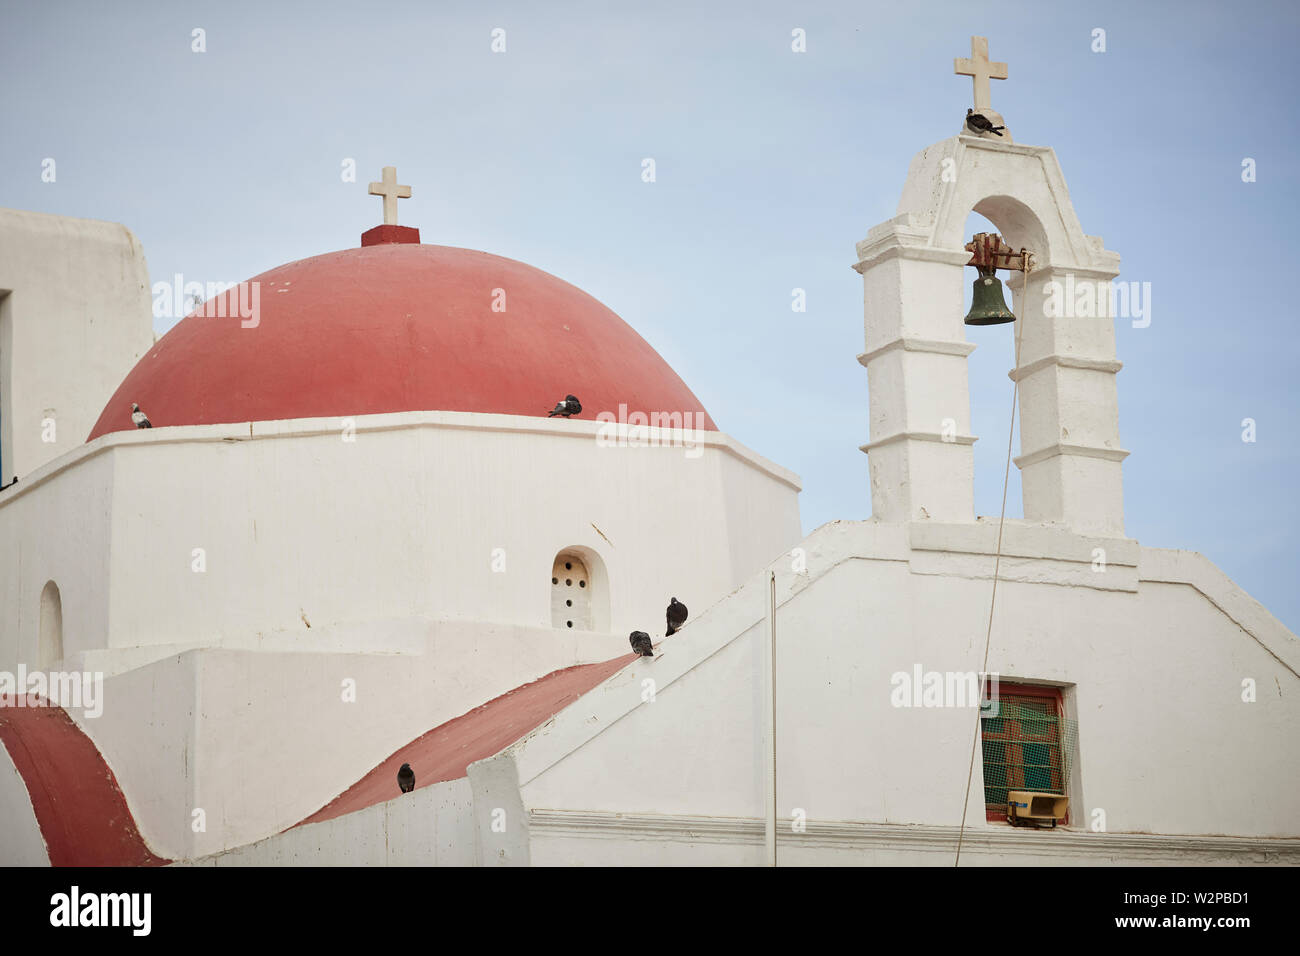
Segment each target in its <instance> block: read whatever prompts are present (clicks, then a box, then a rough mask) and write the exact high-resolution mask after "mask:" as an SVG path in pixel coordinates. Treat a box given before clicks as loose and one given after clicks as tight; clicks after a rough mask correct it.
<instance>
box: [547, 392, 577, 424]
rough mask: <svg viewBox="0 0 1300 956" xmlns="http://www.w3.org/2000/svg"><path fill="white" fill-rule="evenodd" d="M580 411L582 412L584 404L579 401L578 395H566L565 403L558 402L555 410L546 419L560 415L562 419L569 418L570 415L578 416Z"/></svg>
mask: <svg viewBox="0 0 1300 956" xmlns="http://www.w3.org/2000/svg"><path fill="white" fill-rule="evenodd" d="M580 411H582V403H581V402H579V401H578V397H577V396H576V395H565V396H564V401H562V402H557V403H556V406H555V410H554V411H552V412H551V413H550V414H549V415H547V416H546V417H547V418H554V417H555V416H556V415H559V416H560V417H562V418H568V417H569V416H570V415H576V414H578V412H580Z"/></svg>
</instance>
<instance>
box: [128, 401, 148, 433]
mask: <svg viewBox="0 0 1300 956" xmlns="http://www.w3.org/2000/svg"><path fill="white" fill-rule="evenodd" d="M131 421H133V422H135V427H136V428H153V425H151V424H149V419H147V418H145V417H144V412H142V411H140V406H139V405H137V404H136V403H135V402H132V403H131Z"/></svg>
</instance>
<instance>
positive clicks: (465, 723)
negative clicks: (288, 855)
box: [290, 654, 636, 829]
mask: <svg viewBox="0 0 1300 956" xmlns="http://www.w3.org/2000/svg"><path fill="white" fill-rule="evenodd" d="M635 659H636V655H635V654H625V655H623V656H622V657H616V658H614V659H613V660H609V661H604V662H602V663H599V664H580V665H578V666H576V667H568V668H565V669H564V670H558V671H553V672H552V673H550V674H547V675H546V676H545V677H542V678H540V679H538V680H535V681H533V682H532V683H531V684H524V685H523V686H522V687H516V688H515V689H514V690H512V691H508V692H507V693H505V694H502V695H501V696H500V697H497V698H495V699H493V700H490V701H488V702H487V703H486V704H483V705H482V706H481V707H476V708H475V709H474V710H471V711H470V712H469V713H467V714H463V715H462V716H460V717H457V718H455V719H454V720H449V721H447V722H446V723H445V724H441V725H439V726H437V727H435V728H434V729H433V730H430V731H429V732H428V733H426V734H424V735H423V736H421V737H417V738H416V739H415V740H413V741H411V742H410V743H409V744H407V745H406V746H405V747H403V748H401V749H400V750H398V751H397V752H396V753H394V754H393V755H392V756H390V757H389V758H388V759H386V760H385V761H384V762H383V763H381V764H380V765H379V766H377V767H375V769H374V770H371V771H370V772H369V773H368V774H366V775H365V776H364V777H362V778H361V779H360V780H358V781H357V782H356V783H355V784H353V785H352V786H351V787H349V788H348V789H347V790H345V791H344V792H343V793H341V794H340V795H339V796H337V797H335V798H334V799H333V800H332V801H330V802H329V803H328V804H326V805H325V806H324V807H322V808H321V809H320V810H317V811H316V812H315V813H313V814H312V815H311V816H309V817H307V818H306V819H305V820H303V821H302V822H301V823H298V824H296V825H297V826H302V825H303V824H307V823H320V822H321V821H323V820H333V819H334V818H335V817H341V816H343V815H344V814H347V813H355V812H356V811H358V810H364V809H365V808H366V807H371V806H374V805H375V804H378V803H385V802H386V801H388V800H393V799H395V798H397V797H400V796H401V795H402V793H401V790H400V788H399V787H398V786H397V771H398V768H400V767H401V766H402V764H404V763H409V764H410V765H411V769H412V770H414V771H415V788H416V789H417V790H419V789H421V788H423V787H429V786H432V785H433V784H435V783H443V782H445V781H447V780H456V779H458V778H460V777H463V776H465V773H466V771H467V769H468V768H469V765H470V764H472V763H474V762H475V761H477V760H485V759H487V758H488V757H491V756H493V755H495V754H498V753H500V752H501V751H502V750H504V749H505V748H506V747H509V746H510V745H511V744H513V743H514V742H515V741H517V740H519V739H520V738H521V737H523V736H525V735H526V734H527V733H528V732H529V731H531V730H533V729H534V728H536V727H539V726H541V725H542V724H543V723H545V722H546V721H547V720H549V719H550V718H551V717H554V716H555V715H556V714H558V713H559V712H560V711H561V710H563V709H564V708H565V707H567V706H569V704H571V703H573V702H574V701H575V700H577V699H578V698H579V697H581V696H582V695H583V694H585V693H587V691H589V690H591V689H592V688H594V687H595V686H596V685H598V684H600V683H601V682H602V681H603V680H605V679H606V678H607V677H610V676H612V675H613V674H616V673H618V672H619V671H620V670H622V669H623V668H624V667H626V666H627V665H628V664H630V663H631V662H632V661H633V660H635ZM290 829H292V827H291V828H290Z"/></svg>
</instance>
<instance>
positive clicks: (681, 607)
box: [664, 598, 687, 637]
mask: <svg viewBox="0 0 1300 956" xmlns="http://www.w3.org/2000/svg"><path fill="white" fill-rule="evenodd" d="M686 614H687V611H686V605H685V604H683V603H682V602H681V601H679V600H677V598H673V599H672V600H671V601H669V602H668V630H666V631H665V632H664V637H668V636H669V635H670V634H676V633H677V632H678V631H679V630H681V627H682V625H683V624H685V623H686Z"/></svg>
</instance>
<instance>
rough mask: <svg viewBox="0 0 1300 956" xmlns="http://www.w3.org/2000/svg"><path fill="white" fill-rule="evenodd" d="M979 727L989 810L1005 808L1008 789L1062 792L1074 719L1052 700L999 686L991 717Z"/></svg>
mask: <svg viewBox="0 0 1300 956" xmlns="http://www.w3.org/2000/svg"><path fill="white" fill-rule="evenodd" d="M980 730H981V742H982V746H983V754H984V805H985V806H986V807H987V808H988V810H989V811H991V812H992V811H1000V812H1002V813H1005V812H1006V809H1007V791H1009V790H1032V791H1037V792H1039V793H1059V794H1065V793H1066V791H1067V790H1068V788H1069V783H1070V770H1071V768H1072V765H1073V762H1074V754H1075V747H1076V744H1077V741H1078V724H1077V722H1075V721H1072V720H1066V719H1065V718H1064V716H1062V714H1061V712H1060V704H1059V702H1058V701H1056V700H1055V699H1053V698H1050V697H1029V696H1020V695H1017V694H1014V693H1007V692H1005V691H1004V692H1003V693H1002V694H1001V695H1000V700H999V701H998V707H997V716H996V717H985V718H984V719H983V720H981V721H980Z"/></svg>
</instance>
